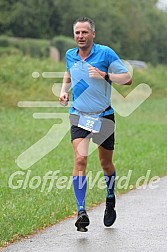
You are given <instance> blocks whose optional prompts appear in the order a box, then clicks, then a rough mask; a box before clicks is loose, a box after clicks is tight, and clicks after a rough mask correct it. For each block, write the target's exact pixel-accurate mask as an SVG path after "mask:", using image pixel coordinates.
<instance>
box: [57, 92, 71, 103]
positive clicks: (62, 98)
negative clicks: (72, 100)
mask: <svg viewBox="0 0 167 252" xmlns="http://www.w3.org/2000/svg"><path fill="white" fill-rule="evenodd" d="M59 101H60V104H61V105H62V106H67V105H68V101H69V98H68V93H66V92H63V93H61V94H60V98H59Z"/></svg>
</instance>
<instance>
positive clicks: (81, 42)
mask: <svg viewBox="0 0 167 252" xmlns="http://www.w3.org/2000/svg"><path fill="white" fill-rule="evenodd" d="M94 38H95V31H92V30H91V26H90V24H89V23H88V22H77V23H76V24H75V25H74V39H75V41H76V43H77V45H78V47H79V48H80V49H83V50H85V49H88V48H89V47H91V46H92V43H93V39H94Z"/></svg>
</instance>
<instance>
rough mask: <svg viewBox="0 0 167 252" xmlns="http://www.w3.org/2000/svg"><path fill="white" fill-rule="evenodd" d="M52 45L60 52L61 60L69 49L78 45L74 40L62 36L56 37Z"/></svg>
mask: <svg viewBox="0 0 167 252" xmlns="http://www.w3.org/2000/svg"><path fill="white" fill-rule="evenodd" d="M51 45H52V46H54V47H56V48H57V49H58V50H59V52H60V59H61V60H63V59H64V56H65V52H66V51H67V50H68V49H70V48H73V47H76V43H75V41H74V40H73V39H72V38H70V37H66V36H62V35H61V36H57V37H54V38H53V39H52V41H51Z"/></svg>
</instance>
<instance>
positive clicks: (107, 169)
mask: <svg viewBox="0 0 167 252" xmlns="http://www.w3.org/2000/svg"><path fill="white" fill-rule="evenodd" d="M112 157H113V150H108V149H105V148H104V147H102V146H99V160H100V164H101V167H102V169H103V171H104V178H105V180H106V186H107V194H106V210H105V214H104V225H105V226H111V225H112V224H113V223H114V221H115V219H116V212H115V209H114V208H115V194H114V186H115V177H116V171H115V167H114V164H113V162H112Z"/></svg>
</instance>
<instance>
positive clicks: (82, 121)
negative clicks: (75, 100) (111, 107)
mask: <svg viewBox="0 0 167 252" xmlns="http://www.w3.org/2000/svg"><path fill="white" fill-rule="evenodd" d="M78 127H80V128H83V129H85V130H88V131H91V132H93V133H98V132H99V131H100V128H101V117H99V116H97V115H96V116H90V115H87V114H80V118H79V122H78Z"/></svg>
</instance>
